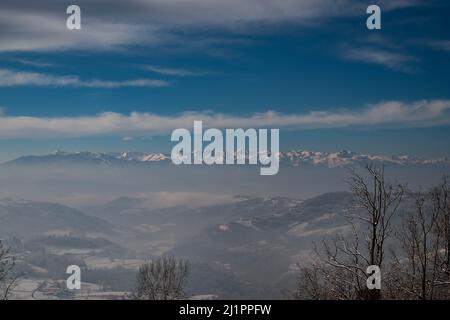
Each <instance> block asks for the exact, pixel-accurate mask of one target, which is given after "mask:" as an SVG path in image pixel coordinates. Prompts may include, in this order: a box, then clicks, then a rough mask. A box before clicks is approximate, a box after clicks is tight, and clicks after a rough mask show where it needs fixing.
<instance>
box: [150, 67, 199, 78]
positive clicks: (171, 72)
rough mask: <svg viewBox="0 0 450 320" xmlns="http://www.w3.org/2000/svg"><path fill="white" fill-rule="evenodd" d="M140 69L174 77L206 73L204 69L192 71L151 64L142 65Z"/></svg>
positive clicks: (197, 75) (195, 75)
mask: <svg viewBox="0 0 450 320" xmlns="http://www.w3.org/2000/svg"><path fill="white" fill-rule="evenodd" d="M142 69H144V70H148V71H151V72H155V73H159V74H162V75H166V76H175V77H199V76H204V75H206V74H208V73H207V72H204V71H194V70H188V69H179V68H166V67H158V66H152V65H145V66H142Z"/></svg>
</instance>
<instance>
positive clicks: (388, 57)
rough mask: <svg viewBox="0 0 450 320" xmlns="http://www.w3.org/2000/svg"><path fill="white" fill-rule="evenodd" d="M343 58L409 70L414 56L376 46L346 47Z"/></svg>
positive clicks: (399, 69) (414, 59) (403, 70)
mask: <svg viewBox="0 0 450 320" xmlns="http://www.w3.org/2000/svg"><path fill="white" fill-rule="evenodd" d="M344 58H346V59H349V60H355V61H361V62H366V63H374V64H379V65H382V66H385V67H387V68H390V69H394V70H398V71H402V72H411V71H412V68H411V66H410V63H411V62H414V61H416V58H415V57H413V56H411V55H407V54H402V53H397V52H393V51H388V50H385V49H376V48H367V47H366V48H348V49H346V50H345V51H344Z"/></svg>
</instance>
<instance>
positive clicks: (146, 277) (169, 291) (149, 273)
mask: <svg viewBox="0 0 450 320" xmlns="http://www.w3.org/2000/svg"><path fill="white" fill-rule="evenodd" d="M188 276H189V263H188V262H187V261H185V260H181V259H176V258H174V257H173V256H163V257H161V258H158V259H155V260H153V261H151V262H148V263H145V264H143V265H142V266H141V267H140V268H139V271H138V273H137V285H136V290H135V294H134V296H135V297H136V298H137V299H143V300H177V299H183V298H185V291H184V288H185V285H186V281H187V278H188Z"/></svg>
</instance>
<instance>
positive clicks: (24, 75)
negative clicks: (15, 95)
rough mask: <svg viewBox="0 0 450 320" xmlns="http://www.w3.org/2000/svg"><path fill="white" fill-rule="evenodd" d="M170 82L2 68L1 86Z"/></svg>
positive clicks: (160, 84) (112, 85)
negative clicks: (117, 79)
mask: <svg viewBox="0 0 450 320" xmlns="http://www.w3.org/2000/svg"><path fill="white" fill-rule="evenodd" d="M168 85H169V82H167V81H164V80H155V79H132V80H124V81H111V80H100V79H87V80H83V79H80V78H79V77H77V76H57V75H51V74H45V73H37V72H25V71H14V70H9V69H0V87H17V86H52V87H85V88H104V89H112V88H122V87H165V86H168Z"/></svg>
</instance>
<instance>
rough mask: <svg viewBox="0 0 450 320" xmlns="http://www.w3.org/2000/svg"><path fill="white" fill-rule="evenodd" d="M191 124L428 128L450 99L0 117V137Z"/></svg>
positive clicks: (165, 129)
mask: <svg viewBox="0 0 450 320" xmlns="http://www.w3.org/2000/svg"><path fill="white" fill-rule="evenodd" d="M194 120H202V121H203V124H204V126H205V127H214V128H249V127H251V128H259V127H269V128H284V129H291V130H302V129H313V128H344V127H363V128H366V127H367V128H379V127H384V126H388V127H432V126H443V125H449V124H450V100H431V101H428V100H423V101H417V102H414V103H403V102H398V101H391V102H383V103H379V104H375V105H371V106H368V107H365V108H363V109H359V110H356V111H322V112H317V111H314V112H309V113H304V114H282V113H277V112H273V111H268V112H264V113H255V114H253V115H250V116H235V115H227V114H219V113H211V112H205V113H198V112H187V113H183V114H180V115H175V116H161V115H156V114H151V113H138V112H133V113H131V114H130V115H123V114H119V113H114V112H106V113H102V114H99V115H95V116H82V117H55V118H45V117H26V116H0V138H4V139H5V138H20V137H22V138H38V137H57V138H58V137H83V136H92V135H121V136H129V137H131V136H142V135H158V134H164V133H169V132H171V131H172V130H173V129H176V128H192V126H193V122H194Z"/></svg>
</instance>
